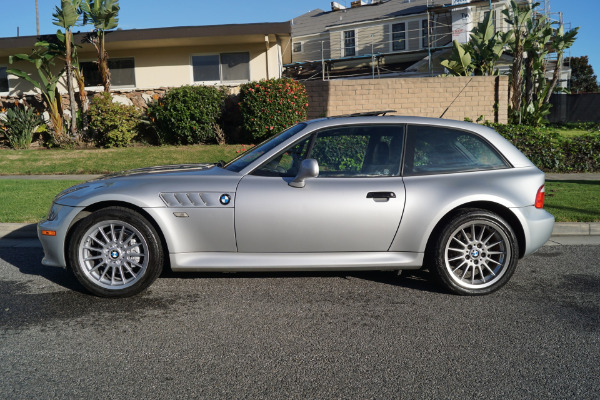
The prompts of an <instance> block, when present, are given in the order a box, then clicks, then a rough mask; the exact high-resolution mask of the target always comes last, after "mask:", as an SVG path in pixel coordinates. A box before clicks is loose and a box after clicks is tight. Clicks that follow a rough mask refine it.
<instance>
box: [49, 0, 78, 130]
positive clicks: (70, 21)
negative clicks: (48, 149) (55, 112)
mask: <svg viewBox="0 0 600 400" xmlns="http://www.w3.org/2000/svg"><path fill="white" fill-rule="evenodd" d="M81 1H82V0H61V2H60V8H58V7H56V12H55V13H54V14H52V16H53V17H54V21H53V23H54V25H57V26H60V27H61V28H63V29H64V30H65V33H64V37H63V35H62V32H60V31H59V32H57V36H58V38H59V40H60V41H61V42H63V44H64V46H65V64H66V67H67V92H68V93H69V102H70V108H71V129H70V133H71V136H72V137H75V136H76V135H77V123H76V121H77V114H76V113H77V109H76V107H75V89H74V87H73V63H72V55H73V27H74V26H75V25H76V24H77V22H78V21H79V17H81V9H80V7H81ZM59 33H60V34H59Z"/></svg>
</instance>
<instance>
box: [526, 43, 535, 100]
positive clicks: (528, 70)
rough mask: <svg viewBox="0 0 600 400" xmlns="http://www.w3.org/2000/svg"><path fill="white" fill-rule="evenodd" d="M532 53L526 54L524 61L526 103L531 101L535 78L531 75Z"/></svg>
mask: <svg viewBox="0 0 600 400" xmlns="http://www.w3.org/2000/svg"><path fill="white" fill-rule="evenodd" d="M534 61H535V60H534V54H533V53H528V54H527V61H526V62H525V101H526V102H527V105H529V104H531V103H533V94H534V91H535V79H534V76H533V63H534Z"/></svg>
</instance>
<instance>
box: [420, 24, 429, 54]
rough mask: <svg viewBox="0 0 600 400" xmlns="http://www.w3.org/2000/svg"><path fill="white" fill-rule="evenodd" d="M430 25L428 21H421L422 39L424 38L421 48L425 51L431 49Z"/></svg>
mask: <svg viewBox="0 0 600 400" xmlns="http://www.w3.org/2000/svg"><path fill="white" fill-rule="evenodd" d="M428 27H429V23H428V21H427V20H426V19H424V20H422V21H421V37H422V38H423V40H422V43H421V47H423V48H424V49H426V48H428V47H429V29H428Z"/></svg>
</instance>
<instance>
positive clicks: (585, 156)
mask: <svg viewBox="0 0 600 400" xmlns="http://www.w3.org/2000/svg"><path fill="white" fill-rule="evenodd" d="M563 153H564V154H565V165H564V169H565V170H566V171H570V172H594V171H600V135H582V136H575V137H572V138H568V139H566V140H565V141H564V144H563Z"/></svg>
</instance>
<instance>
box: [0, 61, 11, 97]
mask: <svg viewBox="0 0 600 400" xmlns="http://www.w3.org/2000/svg"><path fill="white" fill-rule="evenodd" d="M8 91H9V87H8V74H7V73H6V67H0V93H7V92H8Z"/></svg>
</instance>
